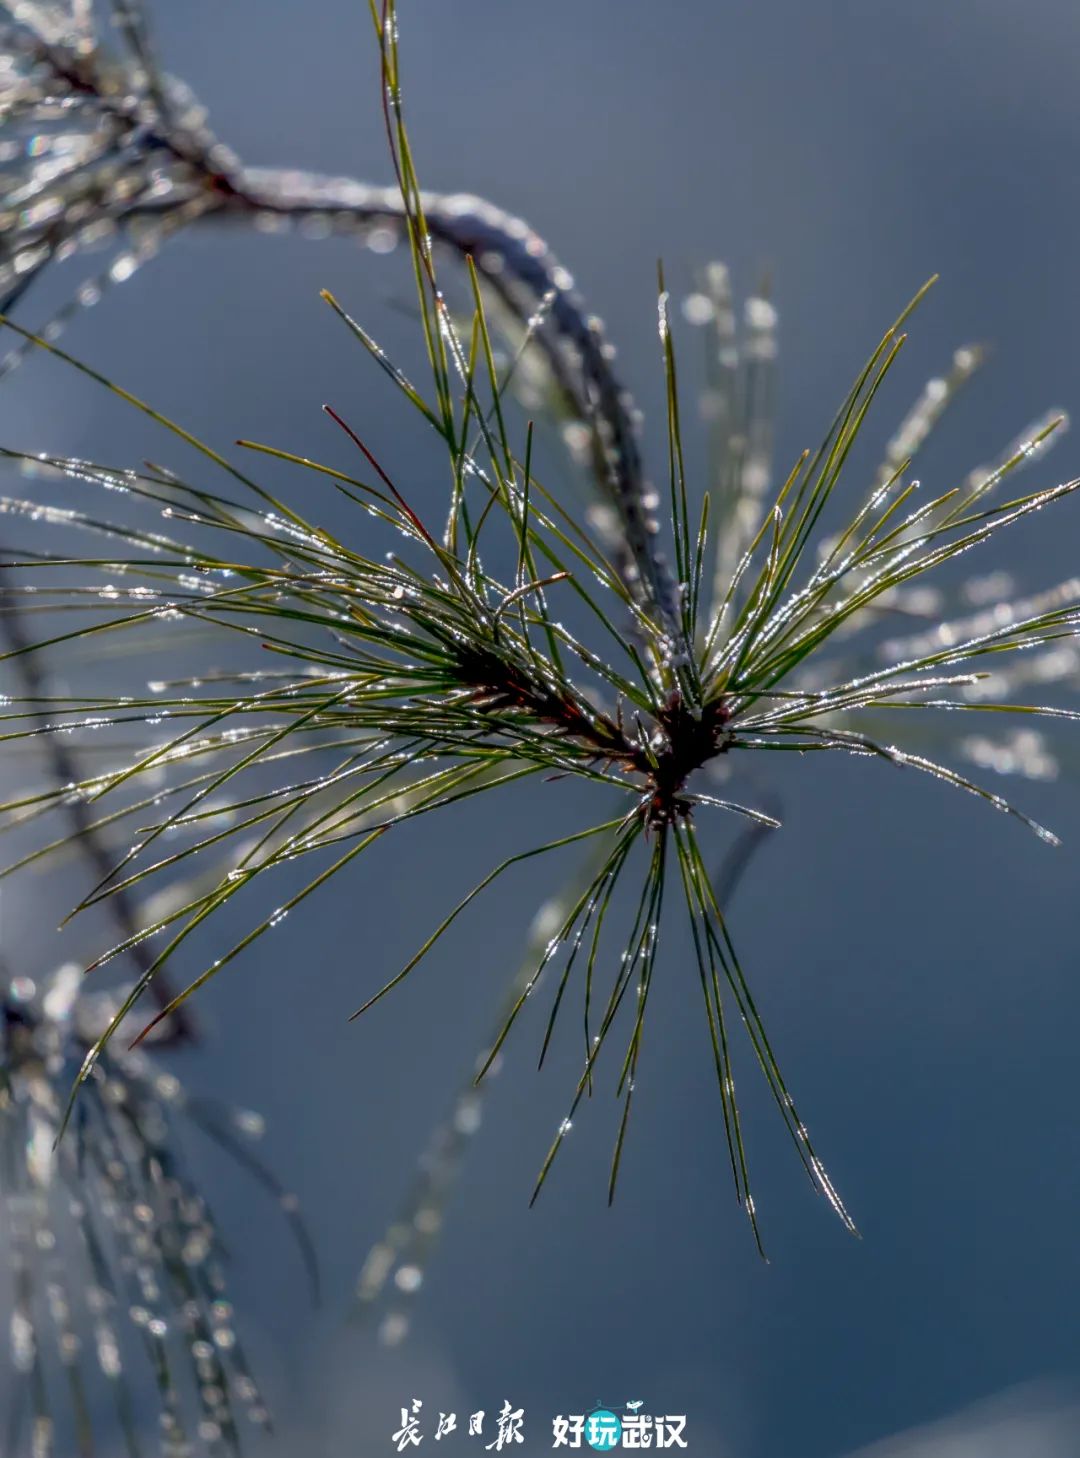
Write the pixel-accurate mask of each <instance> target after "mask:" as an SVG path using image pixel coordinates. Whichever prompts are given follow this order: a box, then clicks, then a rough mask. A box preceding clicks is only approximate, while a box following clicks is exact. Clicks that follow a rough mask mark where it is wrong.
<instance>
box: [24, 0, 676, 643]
mask: <svg viewBox="0 0 1080 1458" xmlns="http://www.w3.org/2000/svg"><path fill="white" fill-rule="evenodd" d="M5 12H6V14H7V15H8V16H9V17H10V21H9V23H8V25H7V27H6V29H5V30H4V31H3V32H0V47H2V52H3V54H0V68H2V69H0V125H2V127H3V141H2V142H0V166H3V167H4V168H5V172H4V173H3V174H0V186H2V188H3V202H2V205H0V236H2V242H0V300H2V301H3V303H2V307H3V309H4V310H5V311H6V310H8V309H10V308H11V306H12V304H13V303H14V302H15V301H16V300H17V299H18V298H19V297H20V296H21V295H22V294H23V293H24V292H25V290H26V289H27V288H28V287H29V285H30V283H31V282H32V281H33V279H34V277H35V276H36V275H37V274H38V273H39V272H40V270H41V269H42V268H43V267H45V265H46V264H47V263H48V262H49V261H50V260H51V259H54V258H63V257H66V256H68V255H69V254H70V253H71V252H73V251H74V250H76V249H78V248H79V247H80V246H82V245H84V244H87V243H92V242H98V241H100V240H101V239H102V238H105V237H108V235H109V233H110V232H111V231H115V230H122V231H123V232H124V233H125V234H127V235H128V247H127V248H126V249H125V250H124V251H122V252H121V253H120V254H119V255H118V256H117V257H116V258H115V259H114V261H113V263H112V265H111V266H110V268H109V269H108V271H107V272H106V274H105V275H103V277H102V278H100V279H98V280H95V281H92V282H90V283H89V284H87V285H84V287H83V289H81V290H80V293H79V295H78V296H77V298H76V300H75V301H73V304H72V306H71V309H77V308H78V307H80V306H85V305H87V304H92V303H95V302H96V301H97V299H98V298H99V297H100V295H101V292H102V290H103V289H104V288H106V287H108V285H109V284H112V283H119V282H123V281H124V280H125V279H126V278H128V277H130V276H131V274H132V273H133V272H134V270H135V269H136V268H137V267H138V266H139V264H140V263H142V262H144V261H145V260H146V259H147V258H149V257H151V256H152V255H153V254H154V253H155V252H156V251H157V250H158V248H159V247H160V245H161V243H162V241H163V240H164V239H165V238H166V237H167V236H168V235H169V234H171V233H173V232H175V231H176V230H177V229H178V228H181V227H184V226H186V225H189V224H191V223H193V222H195V221H199V220H206V219H210V218H213V219H216V220H227V219H233V220H238V221H241V222H243V223H246V224H252V225H254V226H262V227H267V226H270V227H272V226H273V225H274V224H275V223H276V222H277V221H284V222H287V223H294V224H296V225H298V226H300V227H303V228H304V229H305V231H307V232H308V233H310V234H312V235H315V236H317V235H318V234H319V233H324V234H325V233H327V232H330V231H341V230H343V229H345V230H350V231H354V232H357V233H358V234H359V236H360V237H361V239H362V241H364V242H366V243H367V244H368V246H370V247H371V248H372V249H373V250H374V251H376V252H382V251H386V250H387V249H388V248H390V247H392V246H393V244H394V241H395V233H396V232H398V231H400V229H401V228H402V227H403V226H404V225H405V224H406V222H407V214H406V210H405V206H404V204H403V202H402V198H401V195H400V193H399V192H398V191H397V190H396V189H395V188H385V187H377V186H369V185H367V184H365V183H362V182H356V181H354V180H352V179H349V178H339V177H325V176H321V175H319V174H316V173H309V172H298V171H294V170H289V169H285V168H248V167H245V166H243V165H242V164H241V162H240V161H239V159H238V158H237V157H236V156H235V155H234V154H233V153H232V152H231V151H229V150H228V149H227V148H225V147H223V146H222V145H221V144H220V143H219V142H218V141H217V140H216V138H215V137H214V135H213V133H212V132H211V131H210V129H209V127H208V126H207V122H206V115H205V112H204V111H203V109H202V108H201V107H200V105H199V103H198V102H197V100H196V99H195V97H194V96H193V95H192V93H191V92H190V91H189V89H188V88H187V87H186V86H185V85H183V84H182V83H181V82H178V81H175V80H173V79H172V78H171V77H167V76H165V75H163V74H162V73H160V72H159V71H158V70H157V68H156V66H155V65H154V63H153V61H152V59H151V56H150V52H149V47H148V45H147V41H146V37H145V33H144V29H143V25H142V22H141V19H140V16H139V12H138V10H137V9H136V7H135V6H134V5H125V6H124V7H122V9H121V11H120V12H119V14H120V18H121V21H122V22H123V23H122V24H121V25H120V27H119V29H120V39H121V42H122V45H121V46H120V47H118V48H117V50H116V51H115V52H113V51H109V50H107V49H106V48H105V47H104V46H103V44H102V41H101V38H100V36H99V34H98V32H97V29H96V27H95V21H94V13H93V7H92V6H90V5H83V4H81V3H75V4H74V5H72V6H71V7H66V6H61V5H49V4H43V3H28V0H20V3H11V4H6V5H4V6H3V7H0V14H2V13H5ZM422 201H423V209H424V217H425V221H426V223H427V226H428V230H429V233H430V235H431V237H432V239H433V241H435V242H437V243H441V244H443V245H445V246H446V247H447V248H449V249H451V250H452V251H453V252H454V253H456V254H457V255H458V256H459V257H463V256H469V257H471V258H472V259H473V261H474V263H475V265H476V268H477V270H478V272H479V273H480V275H481V277H482V278H483V279H484V280H485V281H486V282H487V284H488V285H489V286H490V288H491V290H492V291H493V292H494V294H495V295H496V296H497V297H498V299H499V300H500V301H501V302H502V303H503V304H504V305H505V306H506V307H507V308H508V309H509V310H510V312H511V314H512V315H513V316H514V317H515V318H516V319H517V320H518V321H519V323H520V324H521V325H522V326H523V327H524V328H525V329H527V331H528V336H529V338H530V339H531V340H532V341H533V342H534V343H535V344H536V345H537V347H538V348H539V349H540V350H541V351H542V353H543V356H544V358H545V360H546V362H547V365H548V367H549V368H550V370H551V372H552V376H553V378H554V380H555V382H556V385H557V388H558V390H559V392H560V393H561V395H562V396H563V398H564V403H565V406H566V408H567V411H568V413H569V414H570V415H571V416H572V417H574V418H576V419H577V420H579V421H581V422H584V423H585V424H586V425H587V427H588V432H589V435H588V440H589V453H590V455H591V456H592V460H593V465H594V468H595V476H596V480H597V484H598V486H599V487H600V489H601V491H602V492H603V493H604V495H605V496H606V498H607V504H608V507H609V508H610V510H611V511H612V512H614V516H615V522H614V523H613V524H612V525H611V526H609V528H608V530H607V533H606V538H607V541H608V545H609V546H610V547H611V548H612V549H613V550H614V551H616V552H617V553H618V555H619V557H620V558H621V562H620V566H621V568H622V570H623V574H624V577H625V578H626V580H627V581H628V583H630V584H633V586H634V588H635V590H636V592H637V594H638V597H639V600H640V601H641V603H642V606H644V607H647V608H649V609H651V610H653V611H656V612H658V613H659V614H660V615H661V618H662V620H664V621H666V622H667V623H668V624H669V625H670V624H673V623H674V622H675V621H676V618H677V611H676V603H675V595H674V589H673V584H672V582H671V578H670V574H669V573H668V571H667V568H666V566H665V564H664V562H663V560H662V558H661V556H660V554H659V551H658V548H657V543H656V537H657V535H658V531H659V528H658V523H657V519H656V515H655V507H656V504H657V502H656V497H655V494H654V493H653V492H652V491H651V489H650V488H649V486H648V484H647V482H646V479H645V474H644V468H643V465H642V459H641V452H640V447H639V443H638V420H637V414H636V411H635V408H634V403H633V400H632V398H631V397H630V395H629V393H628V392H627V391H626V390H625V389H624V388H623V386H622V385H621V384H620V382H619V380H618V378H617V376H616V374H615V371H614V368H613V365H612V356H613V354H614V350H613V348H612V346H611V345H610V344H609V343H608V341H607V339H606V338H605V335H604V331H603V326H602V324H601V323H600V320H599V319H597V318H596V317H595V316H594V315H591V314H589V313H588V312H587V310H586V308H585V304H584V301H583V300H582V298H581V296H580V295H579V294H578V293H577V292H576V290H575V287H574V280H573V278H572V277H571V275H570V274H569V273H568V272H567V270H566V269H565V268H563V267H562V265H561V264H560V263H559V262H558V260H557V259H556V258H555V257H554V255H553V254H552V252H551V250H550V249H549V248H548V246H547V244H546V243H545V242H544V241H543V239H542V238H540V236H539V235H538V234H537V233H535V232H534V231H533V229H532V228H530V227H529V225H528V224H527V223H525V222H523V221H522V220H521V219H520V218H515V217H513V216H511V215H510V214H509V213H505V212H503V211H502V210H501V209H499V208H497V207H494V206H492V205H491V204H490V203H487V202H484V201H483V200H482V199H481V198H477V197H472V196H470V195H468V194H455V195H450V196H442V195H438V194H434V193H430V194H425V195H424V196H423V200H422ZM66 312H67V311H66ZM63 322H64V321H63V318H61V319H58V320H54V321H53V325H52V328H51V329H50V330H47V331H46V337H50V338H52V337H55V335H56V333H57V332H58V327H59V326H61V325H62V323H63ZM598 520H599V524H600V525H601V526H603V525H604V522H605V517H604V516H603V515H601V516H600V517H599V518H598Z"/></svg>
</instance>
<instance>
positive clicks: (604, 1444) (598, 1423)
mask: <svg viewBox="0 0 1080 1458" xmlns="http://www.w3.org/2000/svg"><path fill="white" fill-rule="evenodd" d="M585 1441H586V1442H587V1443H588V1445H589V1447H590V1448H593V1449H595V1450H596V1452H598V1453H610V1452H611V1450H612V1449H613V1448H617V1447H618V1446H619V1445H620V1443H621V1442H622V1422H621V1420H620V1419H619V1418H618V1417H616V1415H615V1414H614V1413H613V1412H611V1411H609V1409H608V1408H606V1407H597V1408H594V1409H593V1411H592V1412H591V1413H590V1414H589V1416H588V1417H587V1418H586V1419H585Z"/></svg>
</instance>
